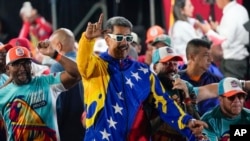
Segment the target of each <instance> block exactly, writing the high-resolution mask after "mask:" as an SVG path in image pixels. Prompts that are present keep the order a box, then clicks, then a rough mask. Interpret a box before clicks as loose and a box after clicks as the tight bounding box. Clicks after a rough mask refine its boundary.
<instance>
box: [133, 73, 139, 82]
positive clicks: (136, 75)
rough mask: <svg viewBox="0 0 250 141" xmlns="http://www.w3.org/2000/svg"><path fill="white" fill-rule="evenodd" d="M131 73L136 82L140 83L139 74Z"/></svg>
mask: <svg viewBox="0 0 250 141" xmlns="http://www.w3.org/2000/svg"><path fill="white" fill-rule="evenodd" d="M131 73H132V76H133V77H134V78H135V79H136V81H138V80H139V79H141V77H140V76H139V74H138V72H136V73H133V72H131Z"/></svg>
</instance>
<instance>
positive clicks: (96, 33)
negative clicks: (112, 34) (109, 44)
mask: <svg viewBox="0 0 250 141" xmlns="http://www.w3.org/2000/svg"><path fill="white" fill-rule="evenodd" d="M102 23H103V14H100V17H99V20H98V22H96V23H91V22H88V26H87V29H86V31H85V37H86V38H87V39H89V40H91V39H94V38H96V37H100V36H101V35H102V32H103V30H102Z"/></svg>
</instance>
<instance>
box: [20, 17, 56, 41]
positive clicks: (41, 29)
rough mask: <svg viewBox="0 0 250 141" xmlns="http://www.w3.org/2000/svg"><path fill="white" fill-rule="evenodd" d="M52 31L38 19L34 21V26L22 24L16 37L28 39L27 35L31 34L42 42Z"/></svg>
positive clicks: (50, 27) (44, 22)
mask: <svg viewBox="0 0 250 141" xmlns="http://www.w3.org/2000/svg"><path fill="white" fill-rule="evenodd" d="M52 31H53V29H52V26H51V25H50V24H49V23H48V22H47V21H46V20H45V19H44V18H43V17H38V18H37V19H36V20H35V25H31V24H30V23H28V22H25V23H23V26H22V29H21V31H20V33H19V36H18V37H22V38H29V37H28V36H29V34H33V35H35V36H36V37H37V38H38V40H39V41H42V40H45V39H47V38H49V36H50V35H51V33H52Z"/></svg>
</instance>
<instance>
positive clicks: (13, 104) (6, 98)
mask: <svg viewBox="0 0 250 141" xmlns="http://www.w3.org/2000/svg"><path fill="white" fill-rule="evenodd" d="M38 50H39V52H41V53H42V54H44V55H47V56H49V57H51V58H53V59H55V60H56V61H57V62H59V63H60V64H61V65H62V66H63V68H64V69H65V71H62V72H58V73H53V74H51V75H43V76H32V72H31V62H32V58H31V55H30V51H29V50H28V49H27V48H24V47H21V46H14V47H12V48H11V49H10V50H9V51H8V52H7V54H6V70H7V71H8V72H9V74H10V76H12V81H11V83H9V84H8V85H7V86H5V87H3V88H1V89H0V94H1V95H0V110H1V113H2V115H3V118H4V121H5V124H6V129H7V131H8V136H7V137H8V140H20V139H22V140H54V141H56V140H60V137H59V131H58V125H57V118H56V116H55V112H56V106H55V105H56V99H57V98H58V96H59V94H60V93H61V92H63V91H66V90H67V89H69V88H70V87H72V86H74V85H75V84H76V83H78V82H79V81H80V80H81V76H80V74H79V72H78V69H77V65H76V63H75V61H73V60H71V59H69V58H68V57H65V56H64V55H62V54H60V53H58V52H57V51H56V50H54V47H53V45H52V44H51V43H50V42H42V43H40V44H39V46H38Z"/></svg>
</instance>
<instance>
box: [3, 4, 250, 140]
mask: <svg viewBox="0 0 250 141" xmlns="http://www.w3.org/2000/svg"><path fill="white" fill-rule="evenodd" d="M216 3H217V5H218V7H220V8H222V9H223V17H222V20H221V22H220V24H218V23H216V22H215V21H204V22H201V21H199V20H196V19H195V18H193V15H192V13H193V10H194V7H193V5H192V3H191V1H190V0H175V4H174V11H173V12H174V18H175V23H174V24H173V26H172V28H170V30H169V31H166V30H165V29H164V28H163V27H161V26H159V25H153V26H151V27H150V28H148V30H147V32H146V37H147V38H146V40H145V41H142V40H141V38H140V37H139V36H138V34H137V33H136V32H135V31H133V24H132V23H131V22H130V21H129V20H128V19H127V18H125V17H122V16H114V17H110V18H109V19H108V20H107V21H106V23H103V16H104V15H103V14H102V13H101V14H100V17H99V19H98V20H97V21H96V22H93V23H92V22H88V24H87V26H86V29H85V31H83V32H82V36H81V38H80V40H79V41H77V40H76V39H75V36H74V34H73V32H72V31H71V30H70V29H67V28H58V29H56V30H54V31H53V29H52V27H51V25H50V23H49V22H47V21H46V20H45V19H44V18H43V17H42V16H41V15H39V14H38V11H37V10H36V9H35V8H33V7H32V5H31V4H30V3H29V2H25V3H24V5H23V7H22V8H21V10H20V17H21V19H22V20H23V26H22V28H21V29H20V34H19V36H18V37H14V38H10V39H9V40H8V41H7V42H6V43H2V44H0V111H1V112H0V140H1V141H5V140H45V141H47V140H51V141H59V140H60V141H71V140H74V141H83V140H85V141H89V140H97V141H100V140H108V141H116V140H124V141H125V140H130V141H222V140H228V139H230V125H232V124H241V123H245V124H250V118H249V117H250V110H249V108H250V107H249V106H248V104H247V103H248V102H249V96H248V93H249V91H250V81H249V80H247V79H248V77H247V67H248V66H247V64H248V63H247V61H249V60H247V58H248V56H249V53H248V52H247V49H246V45H247V44H249V35H248V33H247V31H246V29H244V27H243V24H244V23H245V22H247V21H248V20H249V17H248V14H247V13H246V10H245V9H244V7H243V6H241V5H240V4H238V3H237V2H235V1H234V0H217V1H216ZM232 13H234V14H232ZM242 13H243V16H241V15H242ZM228 15H231V16H232V15H234V18H235V19H232V18H231V17H229V16H228ZM236 19H237V20H236ZM228 23H230V25H228ZM143 42H145V44H146V48H147V49H146V52H145V54H143V55H142V54H141V53H140V52H141V50H142V47H143V46H142V43H143ZM218 48H219V49H220V50H218ZM217 51H220V52H219V53H218V52H217ZM218 54H219V55H220V56H221V59H219V60H216V62H215V61H214V57H215V56H216V57H217V56H218ZM217 61H219V62H217Z"/></svg>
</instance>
